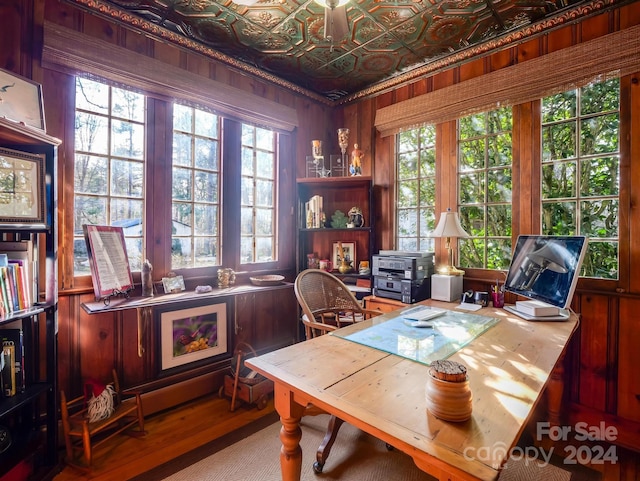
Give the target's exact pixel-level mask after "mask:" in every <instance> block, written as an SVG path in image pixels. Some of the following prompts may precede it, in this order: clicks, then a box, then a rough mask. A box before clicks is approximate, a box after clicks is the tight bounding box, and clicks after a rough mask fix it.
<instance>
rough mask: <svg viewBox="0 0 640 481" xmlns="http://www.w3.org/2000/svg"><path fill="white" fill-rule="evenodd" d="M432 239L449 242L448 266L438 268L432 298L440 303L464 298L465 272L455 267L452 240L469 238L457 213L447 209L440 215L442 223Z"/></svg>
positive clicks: (447, 245) (433, 279)
mask: <svg viewBox="0 0 640 481" xmlns="http://www.w3.org/2000/svg"><path fill="white" fill-rule="evenodd" d="M431 237H445V238H446V240H447V244H446V247H447V262H448V265H445V266H440V267H438V269H437V271H438V274H434V275H433V276H431V298H432V299H435V300H439V301H447V302H452V301H455V300H460V298H461V297H462V277H463V276H464V271H463V270H460V269H458V268H457V267H455V266H454V265H453V249H452V248H451V238H457V237H469V234H467V232H466V231H465V230H464V229H463V228H462V225H461V224H460V218H459V217H458V213H457V212H452V211H451V209H447V211H446V212H443V213H442V214H440V221H439V222H438V225H437V226H436V228H435V230H434V231H433V232H432V233H431Z"/></svg>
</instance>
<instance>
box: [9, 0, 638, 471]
mask: <svg viewBox="0 0 640 481" xmlns="http://www.w3.org/2000/svg"><path fill="white" fill-rule="evenodd" d="M0 18H3V20H4V22H3V29H2V31H1V32H0V45H2V49H1V50H0V67H2V68H5V69H8V70H12V71H14V72H16V73H19V74H21V75H24V76H26V77H30V78H33V79H34V80H36V81H38V82H41V83H42V84H43V89H44V97H45V106H46V116H47V126H48V133H49V134H51V135H54V136H57V137H60V138H61V139H62V140H63V147H62V149H61V151H60V163H59V164H60V166H61V167H62V168H61V169H60V171H59V185H60V191H61V199H60V216H61V221H62V222H61V225H71V224H70V223H69V222H68V219H69V217H70V211H69V209H68V208H65V207H66V206H67V205H70V204H68V203H66V202H65V199H67V198H69V196H70V193H71V189H72V179H71V178H69V174H68V172H66V171H65V169H64V168H63V167H64V165H65V162H66V159H67V158H69V156H71V155H72V153H71V152H70V151H69V150H67V146H70V145H71V140H72V139H73V132H72V130H71V129H70V128H69V126H68V125H65V122H64V120H63V119H64V118H67V117H68V110H69V109H71V108H72V105H71V104H70V102H69V99H68V95H67V94H68V92H70V91H71V90H72V89H73V84H72V79H71V78H70V77H68V76H66V75H63V74H61V73H58V72H52V71H46V70H43V69H42V68H40V66H39V52H40V51H41V41H42V38H41V29H42V24H43V21H44V20H45V19H46V20H47V21H51V22H54V23H58V24H60V25H63V26H66V27H68V28H73V29H76V30H78V31H82V32H85V33H87V34H89V35H93V36H96V37H98V38H100V39H102V40H105V41H109V42H113V43H114V44H117V45H120V46H124V47H126V48H129V49H132V50H134V51H136V52H139V53H143V54H145V55H148V56H150V57H153V58H156V59H159V60H161V61H164V62H167V63H169V64H171V65H175V66H179V67H181V68H184V69H186V70H189V71H191V72H196V73H199V74H201V75H203V76H207V77H209V78H212V79H215V80H217V81H221V82H225V83H227V84H229V85H234V86H236V87H240V88H242V89H245V90H246V91H248V92H252V93H254V94H258V95H262V96H264V97H266V98H269V99H271V100H274V101H276V102H279V103H282V104H284V105H287V106H290V107H293V108H295V109H296V110H297V112H298V119H299V122H300V125H299V128H298V129H297V131H296V134H295V135H296V145H297V147H296V155H295V158H294V159H292V165H291V166H290V168H291V170H292V171H295V172H296V174H297V176H298V177H302V176H303V173H304V159H305V156H306V155H307V154H308V153H309V151H310V142H311V140H312V139H316V138H320V139H323V140H325V141H326V142H327V145H330V146H331V150H332V151H337V148H334V147H335V146H334V143H335V142H336V140H335V139H336V129H337V128H338V127H347V128H349V129H350V130H351V135H350V143H356V142H357V143H358V144H359V145H360V148H361V149H363V150H364V152H365V158H364V163H363V173H364V175H372V177H373V178H374V184H375V202H376V212H377V213H378V215H377V219H376V226H377V227H376V236H377V240H376V245H377V246H379V247H380V248H381V249H391V248H393V247H394V246H393V232H394V226H393V216H389V215H383V214H382V213H383V212H387V213H388V212H393V210H394V204H395V200H394V195H395V193H394V190H393V185H394V168H393V165H394V163H393V144H392V142H393V138H391V137H387V138H381V137H380V136H379V135H378V134H377V132H376V130H375V127H374V119H375V113H376V110H377V109H379V108H381V107H384V106H387V105H391V104H393V103H396V102H399V101H402V100H405V99H408V98H411V97H413V96H416V95H420V94H422V93H427V92H432V91H436V90H438V89H440V88H443V87H446V86H449V85H452V84H454V83H457V82H461V81H464V80H465V79H470V78H474V77H478V76H481V75H484V74H487V73H489V72H492V71H494V70H496V69H500V68H504V67H506V66H509V65H511V64H513V63H516V62H524V61H526V59H530V58H535V57H538V56H541V55H544V54H546V53H549V52H552V51H555V50H558V49H561V48H564V47H567V46H570V45H573V44H576V43H579V42H582V41H586V40H588V39H590V38H595V37H599V36H602V35H605V34H607V33H609V32H612V31H616V30H619V29H624V28H626V27H627V26H631V25H636V24H638V23H640V3H639V2H635V3H631V4H629V5H627V6H624V7H622V8H619V9H616V10H613V11H611V12H608V13H605V14H601V15H598V16H595V17H593V18H590V19H587V20H585V21H583V22H580V23H574V24H571V25H567V26H564V27H562V28H559V29H557V30H555V31H553V32H551V33H549V34H547V35H544V36H541V37H539V38H536V39H532V40H529V41H526V42H523V43H522V44H520V45H516V46H513V47H511V48H507V49H505V50H503V51H500V52H497V53H494V54H492V55H489V56H487V57H485V58H480V59H477V60H473V61H469V62H467V63H464V64H462V65H459V66H456V67H454V68H451V69H448V70H445V71H441V72H438V73H435V74H434V75H431V76H428V77H425V78H422V79H419V80H417V81H414V82H412V83H409V84H406V85H402V86H400V87H398V88H396V89H394V90H392V91H387V92H384V93H381V94H379V95H375V96H371V97H369V98H365V99H362V100H359V101H357V102H353V103H351V104H348V105H341V106H337V107H335V108H332V107H330V106H327V105H325V104H323V103H320V102H316V101H314V100H310V99H308V98H305V97H303V96H301V95H297V94H295V93H292V92H288V91H286V90H284V89H282V88H280V87H277V86H274V85H271V84H268V83H265V82H263V81H260V80H256V79H255V78H252V77H250V76H248V75H245V74H242V73H239V72H237V71H234V70H233V69H231V68H228V67H226V66H224V65H221V64H218V63H215V62H212V61H210V60H208V59H207V58H204V57H202V56H198V55H195V54H190V53H187V52H185V51H182V50H179V49H176V48H175V47H171V46H169V45H167V44H165V43H162V42H157V41H154V40H153V39H151V38H149V37H146V36H142V35H139V34H136V33H132V32H130V31H128V30H126V29H124V28H122V27H119V26H117V25H116V24H115V23H113V22H110V21H107V20H105V19H103V18H98V17H96V16H93V15H90V14H88V13H86V12H84V11H82V10H80V9H77V8H74V7H71V6H69V5H67V4H65V3H63V2H60V1H57V0H8V1H4V2H2V4H0ZM639 85H640V75H636V76H630V77H628V78H626V79H624V81H623V101H624V102H625V111H626V112H627V113H626V114H624V115H627V117H626V118H623V122H625V123H626V125H630V131H629V132H627V133H626V134H625V142H627V145H628V154H627V155H628V158H627V159H626V164H625V165H626V166H627V167H625V168H624V170H623V176H625V178H626V179H628V183H626V184H624V186H623V189H627V190H628V191H627V194H629V198H630V208H629V215H628V217H625V218H623V219H621V220H622V222H623V224H624V226H623V228H624V229H627V230H628V232H629V238H630V250H629V252H625V253H624V255H625V256H626V257H625V258H623V259H622V261H623V263H627V265H628V268H629V271H630V272H636V271H637V270H638V269H640V221H638V219H639V218H640V217H638V215H637V212H636V210H637V205H638V199H637V195H638V194H637V192H640V168H639V165H640V164H638V162H637V161H635V160H632V159H636V160H637V158H638V156H639V154H640V125H639V120H638V119H639V118H638V112H640V92H639V89H640V86H639ZM536 108H537V107H536V105H535V104H534V103H532V104H527V105H521V106H517V107H516V112H515V115H520V116H525V117H526V116H528V117H529V118H533V116H534V115H535V111H536ZM454 131H455V126H454V124H453V123H451V124H443V125H439V126H438V134H439V137H440V138H441V139H442V140H441V142H442V144H441V148H440V151H439V154H438V155H439V158H438V162H439V163H440V164H439V165H440V167H441V173H440V174H439V175H440V176H441V177H440V180H441V182H444V183H445V184H448V183H449V180H451V178H452V176H454V175H455V160H454V154H453V153H455V150H456V149H455V135H454ZM537 144H538V140H537V138H535V136H534V135H533V131H532V132H530V133H523V134H522V135H521V136H520V138H519V142H518V145H517V146H516V149H518V152H517V153H518V155H519V156H520V158H521V159H523V158H524V159H527V158H530V159H532V158H535V148H536V147H535V146H536V145H537ZM519 188H520V189H521V192H522V193H523V194H525V193H526V192H528V191H531V190H532V184H530V185H526V184H521V185H519ZM291 195H292V197H291V199H289V202H291V205H292V206H293V205H294V204H293V196H294V192H292V194H291ZM439 195H440V196H439V198H438V199H437V202H438V206H437V207H438V208H440V207H442V206H445V205H446V204H448V203H449V202H450V201H451V200H452V199H453V200H455V196H456V194H455V192H442V193H441V194H439ZM530 205H531V202H530V199H529V200H527V198H526V195H523V196H522V199H521V200H520V201H519V203H518V204H516V206H515V207H516V210H517V212H514V218H515V219H517V220H516V222H518V227H519V229H520V230H522V231H524V232H530V231H532V229H533V227H534V226H533V223H534V222H535V221H534V217H533V216H532V215H531V213H530V212H528V209H529V207H528V206H530ZM61 234H62V235H64V232H62V233H61ZM68 248H70V246H65V245H61V254H62V255H64V251H65V249H68ZM292 252H293V251H292ZM443 252H444V250H443V249H438V255H439V256H441V255H442V253H443ZM293 266H294V264H293V256H292V269H293ZM290 274H291V275H293V274H294V272H293V270H292V271H291V273H290ZM68 276H69V274H68V273H64V272H62V273H61V280H62V286H61V291H60V295H61V301H60V318H59V340H60V345H59V351H60V369H59V373H60V381H61V385H62V386H63V387H66V388H68V387H74V388H76V389H77V387H78V386H79V384H80V382H81V379H83V378H84V377H88V376H95V375H98V374H100V373H101V372H107V371H106V369H110V368H111V365H113V364H116V365H117V366H119V367H120V368H121V369H122V370H123V372H124V379H125V384H126V385H127V386H129V385H135V384H144V383H145V382H150V381H151V380H152V379H153V377H154V375H155V367H154V366H151V365H150V364H149V363H145V361H144V360H141V358H139V357H138V355H137V349H136V347H137V336H138V333H137V327H136V326H137V323H136V321H137V319H136V313H135V311H126V312H119V313H116V314H113V313H111V314H99V315H95V314H94V315H88V314H86V313H85V312H84V311H83V310H82V308H81V307H80V306H81V303H82V302H85V301H88V300H92V293H91V290H90V289H89V288H88V286H73V287H72V284H71V283H70V282H69V281H68V280H67V279H68ZM492 280H493V279H483V278H482V276H481V275H480V274H478V275H475V274H473V273H472V274H471V275H469V276H467V278H466V282H467V286H466V287H469V288H474V289H480V288H486V285H487V283H488V282H491V281H492ZM291 296H292V294H291ZM258 297H260V296H258ZM247 302H248V303H249V304H247ZM270 302H271V301H270V300H269V298H268V296H266V295H265V297H264V298H262V299H259V298H258V299H255V298H251V299H243V300H242V303H243V304H242V306H243V307H242V308H241V309H240V310H239V312H240V311H242V312H243V313H244V314H242V315H243V316H244V317H242V322H244V323H245V324H244V325H245V329H247V330H248V331H251V336H254V337H251V339H252V340H258V339H262V338H263V337H264V338H265V339H276V338H278V335H277V334H275V338H274V337H273V336H274V332H273V327H272V326H271V325H270V324H269V323H262V324H260V323H253V321H252V320H251V319H252V318H253V319H256V318H258V317H259V316H262V315H263V312H272V314H271V315H272V316H273V317H274V318H275V317H278V309H279V306H278V307H276V306H273V305H271V304H270ZM289 302H290V304H291V306H293V307H292V308H291V311H292V312H293V311H295V299H293V300H292V299H289ZM261 306H266V311H263V310H262V309H261ZM574 306H575V308H576V311H578V312H581V314H582V321H581V326H580V330H579V332H578V334H577V336H576V337H575V341H574V342H573V343H572V345H571V346H570V349H569V352H568V353H567V358H566V368H567V369H566V376H567V380H568V381H569V384H568V386H569V388H568V389H567V391H566V396H567V413H568V414H569V416H570V417H569V419H568V422H571V423H573V422H576V421H577V420H587V421H589V422H590V423H592V424H597V423H599V422H600V421H603V420H604V421H605V422H606V423H607V424H608V425H614V426H616V427H617V428H618V429H619V432H620V436H619V443H620V444H621V445H622V446H625V447H627V448H635V449H637V447H638V446H640V370H638V369H637V366H638V365H639V364H640V354H639V352H640V350H638V349H637V345H638V342H639V341H640V327H639V326H640V320H638V316H637V315H634V313H637V312H640V278H638V277H636V276H634V275H632V276H629V277H628V278H626V279H622V280H621V283H620V285H618V286H616V287H615V288H613V289H609V290H608V291H607V290H606V289H602V290H600V289H597V290H588V289H585V288H584V286H579V288H578V292H577V294H576V297H575V301H574ZM273 311H275V313H273ZM286 312H289V311H288V310H287V311H286ZM265 333H266V334H265ZM145 335H149V334H148V333H147V334H145ZM269 336H271V337H269ZM149 342H150V341H149ZM278 342H284V341H283V339H276V340H275V341H274V343H273V344H272V346H273V345H276V344H277V343H278ZM629 456H630V457H631V458H633V459H635V458H634V457H633V455H629ZM609 469H618V471H619V472H618V476H617V477H616V478H608V479H637V477H638V473H640V466H638V465H637V464H633V463H631V467H629V465H627V467H625V468H619V467H617V468H616V467H613V468H612V467H610V468H609Z"/></svg>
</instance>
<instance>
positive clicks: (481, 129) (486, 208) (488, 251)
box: [458, 107, 512, 269]
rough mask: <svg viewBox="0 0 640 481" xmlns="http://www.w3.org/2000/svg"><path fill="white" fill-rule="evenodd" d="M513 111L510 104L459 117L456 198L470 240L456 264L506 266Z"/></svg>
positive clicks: (464, 243) (462, 245) (461, 243)
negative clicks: (458, 262) (489, 110)
mask: <svg viewBox="0 0 640 481" xmlns="http://www.w3.org/2000/svg"><path fill="white" fill-rule="evenodd" d="M511 131H512V115H511V108H510V107H503V108H500V109H497V110H493V111H491V112H483V113H479V114H475V115H470V116H468V117H464V118H461V119H460V120H459V121H458V202H459V213H460V221H461V223H462V226H463V227H464V229H465V230H466V231H467V233H468V234H469V236H470V237H469V238H466V239H459V246H460V247H459V249H460V256H459V259H460V265H461V266H463V267H469V268H481V269H482V268H484V269H507V268H508V267H509V259H511V192H512V173H511V163H512V144H511Z"/></svg>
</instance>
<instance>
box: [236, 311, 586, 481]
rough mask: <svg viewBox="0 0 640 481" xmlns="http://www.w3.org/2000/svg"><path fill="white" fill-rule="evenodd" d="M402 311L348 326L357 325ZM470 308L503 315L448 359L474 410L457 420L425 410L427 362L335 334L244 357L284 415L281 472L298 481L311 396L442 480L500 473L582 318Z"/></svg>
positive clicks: (289, 480) (491, 476)
mask: <svg viewBox="0 0 640 481" xmlns="http://www.w3.org/2000/svg"><path fill="white" fill-rule="evenodd" d="M423 304H432V305H437V306H441V307H447V308H452V307H454V306H455V304H447V303H441V302H437V301H426V302H423ZM401 312H402V310H398V311H394V312H391V313H387V314H384V315H382V316H379V317H376V318H374V319H371V320H368V321H364V322H362V323H358V324H356V325H353V326H349V327H346V328H344V329H362V328H365V327H367V326H369V325H371V323H373V322H381V321H384V320H388V319H390V318H392V317H393V316H397V315H399V313H401ZM475 314H480V315H484V316H494V317H498V318H500V319H501V321H500V322H499V323H498V324H497V325H495V326H493V327H492V328H490V329H489V330H488V331H486V332H485V333H484V334H482V335H481V336H479V337H477V338H476V339H475V340H473V341H472V342H471V343H469V344H468V345H467V346H465V347H463V348H462V349H461V350H460V351H458V352H457V353H455V354H453V355H452V356H451V357H450V358H449V359H452V360H455V361H458V362H461V363H463V364H464V365H466V366H467V368H468V374H469V381H470V386H471V390H472V393H473V415H472V418H471V419H470V420H469V421H466V422H463V423H450V422H446V421H441V420H439V419H437V418H435V417H434V416H433V415H432V414H431V413H429V412H428V411H427V410H426V407H425V406H426V401H425V384H426V379H427V375H428V373H427V372H428V366H426V365H424V364H421V363H418V362H415V361H412V360H409V359H405V358H402V357H399V356H396V355H393V354H389V353H386V352H382V351H379V350H377V349H373V348H370V347H367V346H364V345H361V344H357V343H354V342H352V341H349V340H346V339H343V338H340V337H337V336H333V335H325V336H321V337H318V338H315V339H312V340H307V341H305V342H301V343H298V344H295V345H293V346H289V347H286V348H284V349H280V350H278V351H274V352H271V353H268V354H265V355H262V356H259V357H255V358H252V359H249V360H247V361H246V364H247V365H249V366H250V367H252V368H253V369H254V370H256V371H258V372H260V373H262V374H263V375H265V376H266V377H267V378H269V379H271V380H273V381H274V383H275V392H274V396H275V407H276V410H277V411H278V414H279V415H280V419H281V422H282V430H281V433H280V439H281V440H282V450H281V454H280V462H281V467H282V479H283V480H284V481H298V480H299V479H300V473H301V466H302V465H301V463H302V452H301V449H300V446H299V441H300V439H301V436H302V431H301V429H300V425H299V423H300V418H301V416H302V414H303V411H304V408H305V406H306V405H307V404H309V403H313V404H314V405H316V406H318V407H320V408H322V409H324V410H326V411H327V412H329V413H331V414H335V415H337V416H338V417H340V418H341V419H343V420H345V421H347V422H348V423H350V424H352V425H354V426H356V427H358V428H360V429H362V430H363V431H365V432H367V433H369V434H371V435H373V436H375V437H377V438H379V439H381V440H383V441H385V442H387V443H389V444H391V445H392V446H394V447H395V448H396V449H400V450H402V451H403V452H405V453H407V454H408V455H410V456H411V457H412V458H413V459H414V462H415V463H416V465H417V466H418V467H419V468H420V469H422V470H423V471H425V472H427V473H429V474H431V475H432V476H435V477H436V478H438V479H440V480H451V481H454V480H478V479H480V480H494V479H496V478H497V477H498V474H499V471H500V468H501V466H502V464H503V462H504V461H505V460H506V458H507V457H508V453H509V451H510V449H511V448H512V447H513V446H514V445H515V443H516V442H517V440H518V438H519V436H520V434H521V432H522V430H523V429H524V427H525V424H526V421H527V419H528V418H529V416H530V415H531V413H532V410H533V408H534V407H535V406H536V404H537V402H538V401H539V399H540V398H541V394H542V392H543V389H544V388H545V385H546V384H547V383H548V382H549V380H550V377H551V373H552V370H553V369H554V366H555V365H556V363H557V362H558V360H559V359H561V358H562V355H563V352H564V350H565V347H566V345H567V343H568V341H569V339H570V338H571V335H572V334H573V332H574V331H575V329H576V327H577V325H578V318H577V316H575V315H573V316H572V317H571V319H570V320H569V321H566V322H531V321H525V320H523V319H520V318H518V317H516V316H514V315H512V314H509V313H507V312H506V311H504V310H502V309H495V310H494V309H493V308H484V309H482V310H480V311H477V312H475ZM487 452H488V453H490V455H489V456H488V455H487ZM487 458H490V459H487Z"/></svg>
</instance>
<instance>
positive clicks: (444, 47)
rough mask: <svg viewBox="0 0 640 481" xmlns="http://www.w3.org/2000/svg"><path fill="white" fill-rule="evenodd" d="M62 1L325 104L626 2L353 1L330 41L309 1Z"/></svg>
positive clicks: (316, 8) (321, 17)
mask: <svg viewBox="0 0 640 481" xmlns="http://www.w3.org/2000/svg"><path fill="white" fill-rule="evenodd" d="M67 1H68V2H70V3H73V4H80V5H81V6H83V7H85V8H89V9H90V10H93V11H94V12H97V13H99V14H101V15H107V16H108V17H110V18H112V19H114V18H115V19H117V20H118V21H120V22H122V23H126V24H129V25H130V26H132V27H134V28H137V29H141V30H144V31H145V32H147V33H152V34H155V35H157V36H160V37H161V38H163V39H164V40H165V41H172V42H175V43H177V44H180V45H182V46H187V47H190V48H193V49H194V50H198V51H200V52H203V51H204V53H206V54H209V55H212V56H214V57H216V58H218V59H220V60H223V61H225V62H227V63H229V64H231V65H234V66H236V67H239V68H241V69H245V70H247V71H250V72H252V73H257V74H258V75H260V76H263V77H266V78H268V79H269V80H271V81H275V82H276V83H281V84H283V85H285V86H287V87H289V88H294V89H298V90H300V91H301V92H303V93H305V94H311V95H312V96H314V97H317V98H322V99H329V100H331V101H336V100H338V101H340V100H342V101H344V100H350V99H354V98H357V97H359V96H363V95H367V94H370V93H375V92H376V91H381V90H383V89H386V88H389V87H392V86H394V85H396V84H398V83H400V82H404V81H406V80H411V79H412V78H417V77H418V76H420V75H424V74H427V73H429V72H433V71H435V70H437V69H440V68H443V67H447V66H449V65H453V64H455V63H458V62H462V61H464V60H466V59H468V58H471V57H472V56H474V55H479V54H483V53H487V52H490V51H492V50H496V49H500V48H504V47H505V46H508V45H510V44H514V43H516V42H520V41H522V40H524V39H526V38H528V37H530V36H533V35H536V34H539V33H541V32H545V31H548V30H550V29H552V28H554V27H557V26H560V25H564V24H567V23H569V22H573V21H576V20H578V19H580V18H582V17H585V16H588V15H592V14H595V13H600V12H602V11H604V10H605V9H607V8H610V7H613V6H616V5H619V4H622V3H626V2H623V1H617V0H593V1H584V0H350V2H349V3H348V4H347V6H346V14H347V19H348V26H349V33H348V34H347V35H346V36H345V37H344V38H342V39H334V40H333V41H329V40H327V39H326V38H325V33H324V29H325V25H324V15H325V11H324V8H322V7H321V6H319V5H318V4H317V3H315V2H314V1H313V0H307V1H303V0H258V1H257V3H255V4H254V5H251V6H244V5H239V4H236V3H233V2H232V1H230V0H112V1H107V0H67ZM245 1H246V0H245ZM203 47H204V49H203ZM219 54H221V55H219Z"/></svg>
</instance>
